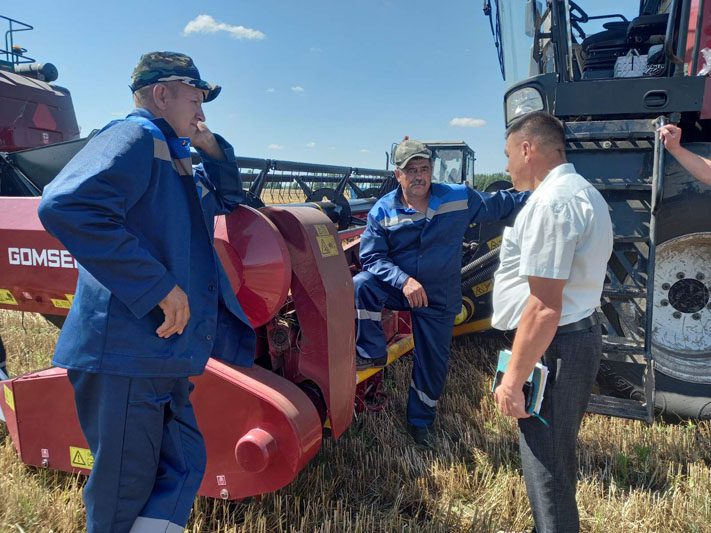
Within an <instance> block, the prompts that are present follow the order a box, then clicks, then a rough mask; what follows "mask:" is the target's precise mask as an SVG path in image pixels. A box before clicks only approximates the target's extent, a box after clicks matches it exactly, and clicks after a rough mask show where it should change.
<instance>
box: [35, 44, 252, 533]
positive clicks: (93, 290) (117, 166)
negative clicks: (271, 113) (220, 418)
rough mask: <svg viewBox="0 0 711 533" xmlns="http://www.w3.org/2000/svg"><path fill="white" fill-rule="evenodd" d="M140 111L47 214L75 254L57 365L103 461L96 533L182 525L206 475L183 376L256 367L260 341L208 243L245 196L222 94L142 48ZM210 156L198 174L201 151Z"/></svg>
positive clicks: (94, 510)
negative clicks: (220, 129) (210, 367)
mask: <svg viewBox="0 0 711 533" xmlns="http://www.w3.org/2000/svg"><path fill="white" fill-rule="evenodd" d="M131 89H132V91H133V95H134V102H135V104H136V107H137V109H136V110H135V111H133V112H132V113H131V114H129V115H128V117H127V118H126V119H123V120H117V121H114V122H111V123H109V124H108V125H107V126H106V127H104V128H103V129H102V130H101V131H100V132H99V133H97V134H96V135H95V136H94V137H92V138H91V140H90V141H89V142H88V143H87V145H86V146H85V147H84V149H82V150H81V151H80V152H79V153H78V154H77V155H76V156H75V157H74V159H72V160H71V161H70V162H69V164H68V165H67V166H66V167H65V168H64V169H63V170H62V172H61V173H60V174H59V175H58V176H57V177H56V178H55V179H54V180H53V181H52V182H51V183H50V184H49V185H48V186H47V187H46V188H45V189H44V194H43V198H42V202H41V204H40V209H39V214H40V218H41V220H42V222H43V224H44V225H45V227H46V228H47V230H48V231H49V232H50V233H51V234H52V235H54V236H55V237H57V238H58V239H59V240H60V241H61V242H62V243H63V244H64V245H65V246H66V248H67V250H69V252H71V254H72V255H73V256H74V257H75V258H76V260H77V262H78V263H79V280H78V283H77V288H76V294H75V296H74V301H73V304H72V308H71V310H70V312H69V316H68V317H67V320H66V323H65V325H64V328H63V329H62V332H61V334H60V336H59V341H58V342H57V347H56V351H55V356H54V364H56V365H57V366H60V367H63V368H66V369H68V375H69V380H70V381H71V383H72V385H73V387H74V393H75V401H76V407H77V413H78V415H79V421H80V423H81V427H82V431H83V432H84V435H85V437H86V439H87V441H88V443H89V447H90V449H91V453H92V455H93V458H94V464H93V469H92V472H91V475H90V476H89V480H88V482H87V484H86V487H85V489H84V502H85V505H86V510H87V530H88V531H89V532H90V533H114V532H128V531H131V532H132V533H139V532H154V531H155V532H157V531H161V532H176V533H177V532H182V531H183V530H184V526H185V524H186V523H187V520H188V516H189V514H190V509H191V508H192V504H193V500H194V498H195V494H196V493H197V490H198V488H199V486H200V483H201V480H202V476H203V472H204V470H205V461H206V456H205V445H204V442H203V438H202V435H201V434H200V430H199V429H198V426H197V423H196V420H195V414H194V412H193V407H192V405H191V403H190V399H189V396H190V392H191V390H192V385H191V384H190V382H189V381H188V376H193V375H198V374H201V373H202V372H203V370H204V367H205V364H206V362H207V359H208V357H209V356H210V355H214V356H216V357H220V358H221V359H223V360H226V361H227V362H231V363H235V364H239V365H244V366H250V365H251V364H252V361H253V358H254V347H255V335H254V331H253V330H252V328H251V326H250V325H249V322H248V320H247V318H246V316H245V314H244V312H243V310H242V308H241V307H240V305H239V303H238V302H237V299H236V298H235V295H234V293H233V292H232V290H231V287H230V284H229V281H228V280H227V277H226V275H225V273H224V271H223V269H222V267H221V265H220V262H219V260H218V258H217V256H216V253H215V251H214V249H213V246H212V244H213V237H214V235H213V229H214V222H213V219H214V216H215V215H216V214H220V213H228V212H230V211H231V210H232V209H234V208H235V207H236V206H237V204H239V203H240V202H241V201H242V199H243V191H242V183H241V180H240V177H239V172H238V170H237V166H236V165H235V160H234V152H233V150H232V147H231V146H230V145H229V144H228V143H227V142H226V141H225V140H224V139H222V138H221V137H220V136H218V135H214V134H213V133H212V132H210V130H209V129H208V128H207V126H206V125H205V123H204V120H205V115H204V114H203V112H202V103H203V102H209V101H210V100H212V99H214V98H215V97H216V96H217V94H218V93H219V91H220V87H219V86H216V85H211V84H209V83H207V82H206V81H204V80H203V79H202V78H201V77H200V73H199V72H198V69H197V68H196V67H195V65H194V63H193V61H192V59H190V58H189V57H188V56H185V55H183V54H178V53H174V52H152V53H149V54H145V55H143V56H142V57H141V59H140V61H139V63H138V65H137V66H136V68H135V70H134V72H133V76H132V85H131ZM191 145H192V146H193V147H195V148H196V149H197V151H198V153H199V154H200V157H201V158H202V164H201V165H199V166H198V167H197V168H196V170H195V173H193V168H192V165H191V157H190V146H191Z"/></svg>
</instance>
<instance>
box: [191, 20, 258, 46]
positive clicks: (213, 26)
mask: <svg viewBox="0 0 711 533" xmlns="http://www.w3.org/2000/svg"><path fill="white" fill-rule="evenodd" d="M218 31H224V32H227V33H229V34H230V36H231V37H232V38H234V39H248V40H250V41H251V40H261V39H265V38H266V35H265V34H264V33H263V32H261V31H259V30H253V29H252V28H245V27H244V26H234V25H233V24H226V23H224V22H218V21H216V20H215V19H214V18H212V17H211V16H210V15H198V16H197V17H195V18H194V19H193V20H191V21H190V22H188V23H187V24H186V25H185V28H183V35H190V34H191V33H217V32H218Z"/></svg>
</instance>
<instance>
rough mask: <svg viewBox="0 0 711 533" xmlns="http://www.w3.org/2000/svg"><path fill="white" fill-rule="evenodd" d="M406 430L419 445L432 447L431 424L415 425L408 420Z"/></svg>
mask: <svg viewBox="0 0 711 533" xmlns="http://www.w3.org/2000/svg"><path fill="white" fill-rule="evenodd" d="M407 432H408V433H409V434H410V436H411V437H412V440H414V441H415V442H416V443H417V444H419V445H420V446H427V447H428V448H431V447H432V445H433V442H432V439H433V434H432V426H416V425H414V424H410V423H409V422H408V424H407Z"/></svg>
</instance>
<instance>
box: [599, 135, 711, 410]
mask: <svg viewBox="0 0 711 533" xmlns="http://www.w3.org/2000/svg"><path fill="white" fill-rule="evenodd" d="M687 147H688V148H690V149H692V150H693V151H694V152H696V153H700V154H701V155H704V156H705V157H709V156H710V155H711V145H710V144H708V143H695V144H694V145H689V146H687ZM710 210H711V187H708V186H704V185H702V184H700V183H699V182H698V181H696V180H695V179H694V178H693V177H691V176H690V175H689V174H687V173H686V172H685V171H683V169H682V168H681V167H680V166H679V165H678V163H677V162H676V161H675V160H674V159H673V158H671V157H669V158H668V160H667V164H666V186H665V195H664V199H663V201H662V203H661V207H660V210H659V212H658V215H657V228H658V232H657V243H658V244H657V249H656V262H655V280H654V299H653V315H652V335H651V339H652V354H653V356H654V360H655V366H656V374H655V378H656V400H655V407H656V409H657V411H658V412H659V413H661V414H663V415H666V416H669V417H672V418H690V419H711V215H709V211H710ZM598 381H599V383H600V384H601V385H602V386H603V388H607V389H608V390H609V391H611V392H613V393H614V394H616V395H621V396H625V397H630V396H631V397H633V398H638V399H641V398H644V391H643V388H642V367H641V365H633V364H629V363H622V362H616V361H607V360H606V361H603V363H602V365H601V369H600V375H599V379H598Z"/></svg>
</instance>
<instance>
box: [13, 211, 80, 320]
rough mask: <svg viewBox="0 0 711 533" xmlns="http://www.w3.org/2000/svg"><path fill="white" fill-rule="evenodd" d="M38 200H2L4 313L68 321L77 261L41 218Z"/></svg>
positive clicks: (75, 280) (75, 279) (74, 285)
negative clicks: (39, 315) (11, 312)
mask: <svg viewBox="0 0 711 533" xmlns="http://www.w3.org/2000/svg"><path fill="white" fill-rule="evenodd" d="M39 202H40V199H39V198H0V274H1V275H0V309H11V310H15V311H32V312H36V313H43V314H50V315H66V314H67V312H68V311H69V307H70V306H71V301H72V298H73V296H74V288H75V287H76V282H77V268H76V262H75V261H74V258H73V257H72V256H71V255H70V254H69V252H67V251H66V250H65V249H64V247H63V246H62V245H61V244H60V243H59V241H57V240H56V239H55V238H54V237H52V236H51V235H50V234H49V233H47V232H46V231H45V230H44V228H43V227H42V223H41V222H40V220H39V217H38V216H37V207H38V205H39Z"/></svg>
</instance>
